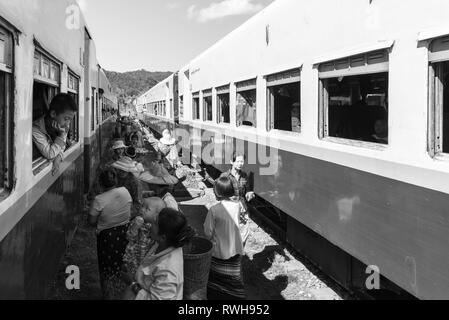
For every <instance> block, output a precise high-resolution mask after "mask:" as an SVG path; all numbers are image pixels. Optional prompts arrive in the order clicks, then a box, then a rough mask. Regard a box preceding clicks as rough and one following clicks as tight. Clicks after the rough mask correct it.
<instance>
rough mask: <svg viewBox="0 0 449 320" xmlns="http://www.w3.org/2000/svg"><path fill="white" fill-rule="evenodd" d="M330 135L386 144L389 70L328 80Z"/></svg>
mask: <svg viewBox="0 0 449 320" xmlns="http://www.w3.org/2000/svg"><path fill="white" fill-rule="evenodd" d="M326 83H327V90H328V95H329V99H328V106H329V109H328V115H329V118H328V124H329V136H330V137H338V138H345V139H351V140H360V141H367V142H376V143H382V144H388V73H387V72H385V73H377V74H368V75H359V76H350V77H340V78H331V79H328V80H327V82H326Z"/></svg>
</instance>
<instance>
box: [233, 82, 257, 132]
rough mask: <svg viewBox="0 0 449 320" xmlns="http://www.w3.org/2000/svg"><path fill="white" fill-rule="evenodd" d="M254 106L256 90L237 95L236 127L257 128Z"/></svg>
mask: <svg viewBox="0 0 449 320" xmlns="http://www.w3.org/2000/svg"><path fill="white" fill-rule="evenodd" d="M256 105H257V104H256V90H248V91H241V92H238V93H237V126H251V127H256V126H257V123H256Z"/></svg>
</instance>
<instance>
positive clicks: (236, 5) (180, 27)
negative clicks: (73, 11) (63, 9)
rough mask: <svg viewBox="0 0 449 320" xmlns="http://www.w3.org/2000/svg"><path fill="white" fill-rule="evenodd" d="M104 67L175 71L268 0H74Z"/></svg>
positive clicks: (121, 70) (123, 69)
mask: <svg viewBox="0 0 449 320" xmlns="http://www.w3.org/2000/svg"><path fill="white" fill-rule="evenodd" d="M77 1H78V3H79V5H80V7H81V9H82V11H83V13H84V16H85V18H86V20H87V24H88V27H89V31H90V33H91V36H92V37H93V38H94V41H95V45H96V47H97V57H98V59H99V62H100V64H101V66H102V67H103V68H105V69H106V70H110V71H118V72H125V71H134V70H139V69H146V70H148V71H176V70H178V69H179V68H180V67H182V66H183V65H185V64H187V63H188V62H189V61H190V60H191V59H193V58H194V57H196V56H197V55H199V54H200V53H201V52H203V51H204V50H206V49H207V48H209V47H210V46H212V45H213V44H214V43H216V42H217V41H218V40H220V39H221V38H223V37H224V36H225V35H227V34H228V33H229V32H231V31H232V30H234V29H235V28H237V27H238V26H240V25H241V24H242V23H244V22H245V21H246V20H248V19H249V18H250V17H251V16H253V15H254V14H256V13H257V12H259V11H260V10H262V9H263V8H264V7H266V6H267V5H269V4H270V3H272V2H273V1H274V0H77Z"/></svg>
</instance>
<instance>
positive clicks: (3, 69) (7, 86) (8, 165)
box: [0, 27, 14, 199]
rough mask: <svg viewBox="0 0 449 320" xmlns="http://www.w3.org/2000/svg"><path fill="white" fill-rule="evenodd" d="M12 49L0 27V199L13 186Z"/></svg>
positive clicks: (12, 43) (11, 40)
mask: <svg viewBox="0 0 449 320" xmlns="http://www.w3.org/2000/svg"><path fill="white" fill-rule="evenodd" d="M13 51H14V41H13V37H12V34H11V33H10V32H8V31H7V30H5V29H3V28H1V27H0V199H1V198H2V197H3V196H4V195H7V191H9V190H11V189H12V186H13V185H12V184H13V168H14V166H13V162H12V161H13V160H12V159H13V158H12V157H13V152H12V144H13V132H12V130H13V125H12V124H13V115H14V112H13V101H14V99H13V70H14V66H13Z"/></svg>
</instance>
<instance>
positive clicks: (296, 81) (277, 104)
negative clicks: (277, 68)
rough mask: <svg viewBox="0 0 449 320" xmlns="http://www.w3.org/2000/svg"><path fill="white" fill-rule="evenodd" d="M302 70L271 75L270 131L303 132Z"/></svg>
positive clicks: (269, 97)
mask: <svg viewBox="0 0 449 320" xmlns="http://www.w3.org/2000/svg"><path fill="white" fill-rule="evenodd" d="M300 75H301V70H300V69H294V70H290V71H286V72H282V73H278V74H273V75H269V76H267V77H266V80H267V97H268V109H267V110H268V128H267V129H268V131H270V130H271V129H276V130H282V131H289V132H301V78H300Z"/></svg>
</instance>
